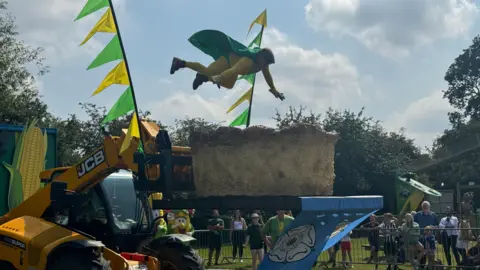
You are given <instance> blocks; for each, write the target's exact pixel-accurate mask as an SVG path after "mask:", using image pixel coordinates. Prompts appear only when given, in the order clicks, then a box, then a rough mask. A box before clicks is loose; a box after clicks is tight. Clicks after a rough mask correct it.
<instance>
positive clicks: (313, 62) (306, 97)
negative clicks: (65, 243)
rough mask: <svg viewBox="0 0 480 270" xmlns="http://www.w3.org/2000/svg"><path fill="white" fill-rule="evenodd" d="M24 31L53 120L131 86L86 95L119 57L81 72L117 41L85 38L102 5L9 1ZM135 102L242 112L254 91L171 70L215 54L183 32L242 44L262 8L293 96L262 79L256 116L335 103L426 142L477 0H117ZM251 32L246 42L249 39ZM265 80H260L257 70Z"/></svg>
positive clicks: (438, 120)
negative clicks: (243, 100) (215, 34)
mask: <svg viewBox="0 0 480 270" xmlns="http://www.w3.org/2000/svg"><path fill="white" fill-rule="evenodd" d="M10 2H11V3H10V10H11V12H12V13H13V14H14V15H15V16H16V17H17V22H18V27H19V28H18V30H19V32H20V33H21V38H22V39H24V40H25V42H27V43H28V44H31V45H35V46H42V47H44V48H45V53H44V55H45V57H46V58H47V64H49V65H50V66H51V72H50V74H48V75H46V76H44V77H41V78H38V79H37V84H38V85H39V89H40V91H41V93H42V95H43V96H44V99H45V101H46V102H47V103H48V105H49V107H50V109H51V110H52V111H53V112H54V113H55V114H56V115H58V116H66V115H68V114H70V113H77V114H79V113H80V114H81V110H80V107H79V106H78V105H77V104H78V103H79V102H92V103H95V104H98V105H104V106H107V107H109V106H111V105H112V104H113V103H114V102H115V101H116V99H117V98H118V97H119V96H120V94H121V93H122V92H123V90H124V87H118V86H113V87H110V88H108V89H107V90H105V91H104V92H102V93H101V94H99V95H97V96H95V97H90V96H91V94H92V93H93V91H94V90H95V88H96V87H97V86H98V84H99V83H100V81H101V80H102V79H103V77H104V76H105V75H106V74H107V73H108V71H109V70H110V69H111V68H112V67H113V66H114V63H112V64H108V65H105V66H102V67H100V68H96V69H94V70H90V71H86V67H87V66H88V65H89V64H90V62H91V61H92V60H93V59H94V57H95V56H96V54H98V52H100V51H101V49H102V48H103V46H104V45H105V44H106V42H108V40H109V39H110V38H111V37H112V35H109V34H97V35H96V36H95V38H93V39H92V40H91V41H90V42H89V43H87V44H86V45H84V46H82V47H79V46H78V44H79V43H80V42H81V41H82V39H83V37H84V36H85V35H86V34H87V33H88V32H89V30H90V28H91V27H92V26H93V25H94V24H95V23H96V21H97V20H98V18H99V17H100V16H101V15H102V14H103V11H101V12H97V13H95V14H93V15H90V16H89V17H87V18H85V19H84V20H81V21H79V22H75V23H74V22H73V19H74V18H75V17H76V15H77V13H78V12H79V11H80V10H81V8H82V6H83V5H84V3H85V2H86V1H83V0H42V1H34V0H14V1H10ZM114 3H115V7H116V11H117V15H118V21H119V25H120V31H121V34H122V37H123V39H124V45H125V48H126V51H127V58H128V61H129V64H130V68H131V75H132V78H133V79H132V80H133V83H134V86H135V91H136V95H137V98H138V103H139V106H140V108H141V109H142V110H150V111H152V113H153V117H154V118H155V119H158V120H161V121H162V122H164V123H167V124H169V123H172V122H173V120H174V119H175V118H178V117H184V116H191V117H196V116H198V117H204V118H205V119H207V120H211V121H217V122H228V121H231V120H232V119H233V118H235V117H236V115H238V114H239V113H241V111H242V110H243V109H244V107H243V106H245V104H244V105H243V106H242V107H240V108H239V109H237V110H236V111H234V112H232V113H231V114H229V115H226V114H225V111H226V110H227V109H228V107H230V105H231V104H232V103H233V102H234V101H235V100H236V98H238V97H240V96H241V95H242V94H243V92H245V91H246V90H248V85H247V84H246V83H244V82H241V83H238V84H237V86H236V87H235V88H234V89H232V90H229V91H227V90H225V89H222V90H218V89H216V88H215V87H213V86H211V85H206V86H202V87H201V88H199V90H197V91H195V92H194V91H193V90H192V88H191V84H192V80H193V77H194V73H193V72H191V71H188V70H182V71H180V72H179V73H177V74H175V75H173V76H172V75H170V74H169V66H170V63H171V59H172V57H174V56H178V57H181V58H184V59H187V60H190V61H198V62H201V63H203V64H205V65H207V64H209V63H210V62H211V59H210V58H209V57H207V56H205V55H203V54H202V53H201V52H200V51H199V50H197V49H196V48H194V47H193V46H192V45H190V43H188V41H187V39H188V37H190V36H191V35H192V34H193V33H194V32H196V31H199V30H202V29H217V30H221V31H223V32H225V33H227V34H228V35H230V36H232V37H233V38H235V39H237V40H239V41H241V42H246V40H247V37H246V34H247V30H248V27H249V25H250V22H251V21H252V20H253V19H255V18H256V16H257V15H258V14H259V13H260V12H261V11H262V10H263V9H265V8H267V11H268V28H267V30H266V33H265V38H264V44H265V46H268V47H270V48H272V50H273V51H274V53H275V54H276V58H277V59H276V60H277V61H276V64H275V65H274V66H273V67H272V75H273V77H274V81H275V82H276V85H277V88H278V90H279V91H281V92H284V93H285V96H286V100H285V101H284V102H280V101H279V100H276V99H275V98H274V97H273V96H271V95H270V93H268V91H267V90H268V88H267V87H266V85H265V83H264V80H263V78H259V79H258V85H257V87H256V93H255V97H254V100H255V102H254V111H253V119H252V123H253V124H262V125H272V120H271V119H270V118H271V116H273V114H274V113H275V109H278V110H280V111H285V110H286V109H287V108H288V106H290V105H294V106H299V105H306V106H308V108H310V109H312V110H314V111H315V112H320V113H321V112H323V111H325V109H326V108H328V107H329V106H332V107H334V108H339V109H352V110H358V109H360V108H361V107H365V108H366V113H367V115H368V116H372V117H374V118H376V119H379V120H381V121H383V123H384V125H385V127H387V128H388V129H390V130H398V129H400V128H401V127H404V128H405V132H406V133H407V135H409V136H411V137H413V138H415V140H416V143H417V144H418V145H420V146H425V145H430V144H431V141H432V140H433V138H434V137H435V136H436V135H438V134H439V133H441V132H442V131H443V129H445V128H447V127H448V120H447V112H448V111H450V110H452V109H451V108H450V107H449V105H448V102H446V101H445V100H443V99H442V93H441V90H442V89H444V88H445V87H446V83H445V82H444V81H443V76H444V74H445V71H446V70H447V68H448V66H449V65H450V64H451V63H452V61H453V59H454V58H455V57H456V56H457V55H458V54H459V53H460V52H461V50H462V49H463V48H466V47H468V46H469V45H470V43H471V39H472V38H473V36H474V35H476V34H477V33H478V32H479V30H480V27H479V26H478V10H477V7H476V6H475V5H474V4H472V2H471V1H468V0H388V1H385V0H384V1H381V0H361V1H360V0H336V1H333V0H301V1H287V0H265V1H253V0H244V1H220V0H209V1H198V0H175V1H173V0H155V1H153V0H143V1H133V0H118V1H115V0H114ZM258 29H259V28H258V26H257V27H255V28H254V31H253V32H254V33H253V34H250V36H249V38H253V37H254V34H255V31H258ZM259 77H261V76H259Z"/></svg>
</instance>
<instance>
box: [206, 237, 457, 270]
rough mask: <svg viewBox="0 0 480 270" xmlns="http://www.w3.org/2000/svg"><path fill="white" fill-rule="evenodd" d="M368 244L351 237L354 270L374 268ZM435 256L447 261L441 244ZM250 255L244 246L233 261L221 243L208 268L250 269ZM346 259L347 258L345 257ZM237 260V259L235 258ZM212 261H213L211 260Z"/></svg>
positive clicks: (227, 247)
mask: <svg viewBox="0 0 480 270" xmlns="http://www.w3.org/2000/svg"><path fill="white" fill-rule="evenodd" d="M365 245H368V241H367V239H366V238H356V239H352V259H353V265H354V269H355V270H366V269H369V270H370V269H374V266H373V265H372V264H366V262H367V260H368V258H369V257H370V252H369V251H368V250H365V249H364V248H363V246H365ZM197 251H198V252H199V254H200V256H201V257H202V258H203V259H204V260H205V263H207V259H208V249H206V248H201V249H197ZM378 255H379V256H380V259H381V257H382V256H383V251H379V253H378ZM436 256H437V258H439V259H440V260H442V262H443V263H444V264H446V263H447V260H446V259H445V254H444V252H443V247H442V246H441V245H438V246H437V253H436ZM250 258H251V256H250V250H249V249H248V248H244V256H243V263H240V262H236V263H233V262H232V261H233V258H232V246H231V245H223V246H222V252H221V255H220V260H219V265H218V266H215V265H212V266H211V267H209V269H251V259H250ZM327 260H328V254H327V253H326V252H323V253H322V254H320V257H319V258H318V261H319V262H325V261H327ZM341 260H342V259H341V252H340V251H339V252H338V253H337V266H339V263H340V262H341ZM347 260H348V259H347ZM237 261H238V259H237ZM212 263H213V261H212ZM452 263H453V264H455V260H454V258H453V254H452ZM384 264H385V263H384V262H383V263H382V262H380V266H379V269H385V268H386V266H384ZM321 268H323V267H321V266H317V267H316V268H312V269H321ZM401 268H402V269H410V268H411V267H410V266H409V265H408V266H407V265H405V266H403V267H401ZM328 269H334V270H335V269H345V268H343V267H342V268H331V264H330V265H329V268H328Z"/></svg>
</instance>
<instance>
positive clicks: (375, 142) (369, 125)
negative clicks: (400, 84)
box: [274, 107, 421, 197]
mask: <svg viewBox="0 0 480 270" xmlns="http://www.w3.org/2000/svg"><path fill="white" fill-rule="evenodd" d="M274 120H276V122H277V127H278V128H279V129H283V128H287V127H289V126H291V125H296V124H306V125H314V126H317V127H320V128H323V129H324V130H325V131H327V132H336V133H338V134H339V136H340V139H339V140H338V142H337V144H336V146H335V182H334V194H335V195H342V196H346V195H365V194H377V195H378V194H380V195H385V196H386V197H387V196H390V197H392V194H390V191H391V190H392V188H391V187H392V184H393V181H394V178H393V174H394V171H395V170H396V169H398V168H401V167H403V166H405V165H406V164H409V163H411V162H412V161H413V160H415V159H417V158H419V157H421V153H420V150H419V149H418V148H417V147H416V146H415V145H414V143H413V141H412V140H411V139H408V138H406V137H405V136H404V135H403V134H402V133H397V132H387V131H386V130H385V129H384V128H383V127H382V126H381V125H380V123H379V122H378V121H374V120H373V119H372V118H369V117H365V116H363V109H362V110H360V111H359V112H358V113H354V112H351V111H349V110H344V111H339V110H333V109H329V110H327V112H326V113H325V115H324V116H323V117H322V116H321V115H320V114H315V113H313V112H312V111H307V110H306V108H305V107H300V108H298V109H297V108H294V107H290V108H289V110H288V111H287V112H286V113H285V114H284V115H281V114H280V113H278V112H277V114H276V116H275V117H274Z"/></svg>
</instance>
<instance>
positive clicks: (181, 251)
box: [151, 243, 205, 270]
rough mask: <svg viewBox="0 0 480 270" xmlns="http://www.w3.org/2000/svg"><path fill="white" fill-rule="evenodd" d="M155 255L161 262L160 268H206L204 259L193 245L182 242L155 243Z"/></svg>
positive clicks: (173, 269) (186, 269) (198, 269)
mask: <svg viewBox="0 0 480 270" xmlns="http://www.w3.org/2000/svg"><path fill="white" fill-rule="evenodd" d="M154 250H155V251H156V254H151V256H155V257H156V258H157V259H158V260H159V263H160V266H161V267H160V269H162V270H163V269H165V270H205V267H204V266H203V260H202V258H200V256H199V255H198V253H197V252H195V250H193V248H192V247H191V246H188V245H184V244H181V243H165V244H163V245H158V246H157V245H155V247H154Z"/></svg>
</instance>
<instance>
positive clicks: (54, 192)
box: [0, 122, 204, 270]
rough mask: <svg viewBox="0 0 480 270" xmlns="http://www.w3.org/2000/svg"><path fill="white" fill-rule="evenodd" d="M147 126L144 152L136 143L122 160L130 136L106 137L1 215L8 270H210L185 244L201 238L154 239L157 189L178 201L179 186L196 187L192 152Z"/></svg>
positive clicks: (1, 248) (0, 247)
mask: <svg viewBox="0 0 480 270" xmlns="http://www.w3.org/2000/svg"><path fill="white" fill-rule="evenodd" d="M141 125H142V130H141V132H142V137H143V138H144V147H143V148H144V153H138V152H137V147H138V141H136V140H132V142H131V143H130V146H129V148H128V149H127V150H125V151H124V152H122V153H121V154H120V153H119V150H120V147H121V145H122V143H123V140H124V138H125V136H122V137H113V136H110V135H108V134H106V135H105V138H104V143H103V145H102V146H101V147H99V148H98V149H96V150H95V151H93V153H91V154H89V155H88V156H86V157H85V158H84V159H83V160H82V161H80V162H79V163H78V164H77V165H75V166H72V167H62V168H55V169H51V170H47V171H43V172H42V173H41V174H40V179H41V181H42V182H44V184H46V186H45V187H44V188H42V189H40V190H39V191H38V192H36V193H35V194H33V195H32V196H31V197H29V198H28V199H27V200H25V201H24V202H23V203H22V204H20V205H19V206H17V207H16V208H14V209H12V210H11V211H10V212H9V213H7V214H6V215H4V216H2V217H0V269H1V270H14V269H21V270H33V269H38V270H40V269H42V270H43V269H46V270H93V269H113V270H120V269H122V270H123V269H125V270H127V269H131V270H133V269H149V270H157V269H179V270H183V269H186V270H190V269H191V270H196V269H204V268H203V266H202V265H203V263H202V260H201V259H200V257H199V256H198V254H197V253H196V252H194V250H193V249H192V248H191V247H190V245H186V244H185V243H187V242H190V241H193V240H195V239H194V238H193V237H191V236H188V235H175V234H172V235H165V236H163V237H159V238H154V237H153V236H154V235H155V230H156V226H155V220H154V219H153V216H152V211H151V208H150V204H149V203H148V197H149V195H150V194H151V193H153V192H155V191H159V192H164V193H165V192H166V194H168V195H167V198H172V194H171V191H172V190H173V189H172V187H173V188H177V189H181V190H182V191H188V190H192V189H194V184H193V175H192V172H191V162H192V159H191V156H190V155H189V151H190V149H189V148H185V147H172V146H171V143H170V139H169V136H168V133H167V132H166V131H163V130H160V129H159V128H158V126H157V125H155V124H153V123H149V122H142V124H141ZM134 159H136V160H135V161H134ZM137 159H141V162H137ZM138 163H140V164H142V165H138ZM144 164H145V165H144ZM120 170H128V171H129V172H125V171H120ZM139 175H140V176H139ZM106 178H108V179H107V180H108V181H106V183H107V184H108V183H110V184H108V185H105V184H104V183H103V182H104V179H106ZM177 180H178V181H177ZM39 181H40V180H39ZM111 183H113V189H114V190H112V185H111ZM116 187H119V188H118V190H119V191H120V190H121V193H118V192H116V191H115V188H116Z"/></svg>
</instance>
